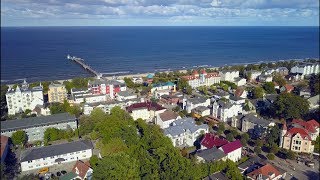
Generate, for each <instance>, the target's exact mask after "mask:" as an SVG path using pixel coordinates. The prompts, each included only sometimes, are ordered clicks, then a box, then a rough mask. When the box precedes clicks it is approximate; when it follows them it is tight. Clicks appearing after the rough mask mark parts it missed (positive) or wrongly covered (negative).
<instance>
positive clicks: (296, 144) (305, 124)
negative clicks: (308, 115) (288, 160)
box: [279, 119, 319, 153]
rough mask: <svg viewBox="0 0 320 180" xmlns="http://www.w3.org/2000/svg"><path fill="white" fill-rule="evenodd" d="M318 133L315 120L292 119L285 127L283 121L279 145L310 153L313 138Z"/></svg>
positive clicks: (314, 138)
mask: <svg viewBox="0 0 320 180" xmlns="http://www.w3.org/2000/svg"><path fill="white" fill-rule="evenodd" d="M318 135H319V123H318V122H317V121H315V120H309V121H303V120H300V119H294V120H292V122H291V124H290V125H289V126H288V127H287V124H286V123H284V124H283V126H282V130H281V134H280V143H279V146H280V147H282V148H285V149H289V150H292V151H294V152H304V153H312V152H313V150H314V145H313V144H312V141H313V140H316V138H317V136H318Z"/></svg>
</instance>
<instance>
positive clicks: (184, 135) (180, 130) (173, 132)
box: [164, 118, 209, 147]
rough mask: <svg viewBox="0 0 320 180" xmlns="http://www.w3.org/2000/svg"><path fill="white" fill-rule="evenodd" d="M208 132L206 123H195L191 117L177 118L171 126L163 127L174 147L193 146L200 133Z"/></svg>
mask: <svg viewBox="0 0 320 180" xmlns="http://www.w3.org/2000/svg"><path fill="white" fill-rule="evenodd" d="M208 132H209V127H208V125H206V124H202V125H196V124H195V121H194V119H192V118H183V119H178V120H176V121H174V122H173V123H172V126H169V127H168V128H165V129H164V134H165V135H166V136H167V137H169V138H170V139H171V141H172V143H173V146H175V147H184V146H193V143H194V142H195V141H196V140H197V138H199V136H200V135H202V134H205V133H208Z"/></svg>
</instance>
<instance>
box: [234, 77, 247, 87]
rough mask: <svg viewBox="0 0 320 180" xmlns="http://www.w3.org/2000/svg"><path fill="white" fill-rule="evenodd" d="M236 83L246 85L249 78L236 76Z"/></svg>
mask: <svg viewBox="0 0 320 180" xmlns="http://www.w3.org/2000/svg"><path fill="white" fill-rule="evenodd" d="M234 83H235V84H236V85H237V86H244V85H246V84H247V79H245V78H235V79H234Z"/></svg>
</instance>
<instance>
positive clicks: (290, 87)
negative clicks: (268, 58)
mask: <svg viewBox="0 0 320 180" xmlns="http://www.w3.org/2000/svg"><path fill="white" fill-rule="evenodd" d="M284 87H285V88H286V90H287V92H291V91H292V90H293V89H294V87H293V86H292V85H290V84H286V85H284Z"/></svg>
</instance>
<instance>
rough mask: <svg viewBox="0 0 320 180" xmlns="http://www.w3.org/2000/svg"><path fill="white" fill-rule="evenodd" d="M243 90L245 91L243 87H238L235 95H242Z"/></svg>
mask: <svg viewBox="0 0 320 180" xmlns="http://www.w3.org/2000/svg"><path fill="white" fill-rule="evenodd" d="M243 92H244V89H242V88H237V90H236V92H235V93H234V95H235V96H236V97H240V96H241V95H242V94H243Z"/></svg>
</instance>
